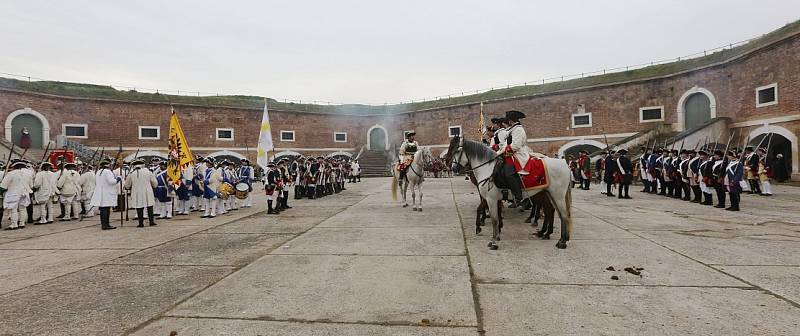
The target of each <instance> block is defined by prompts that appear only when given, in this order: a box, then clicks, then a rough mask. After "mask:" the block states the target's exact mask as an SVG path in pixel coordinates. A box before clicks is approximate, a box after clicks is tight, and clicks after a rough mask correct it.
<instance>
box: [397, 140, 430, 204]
mask: <svg viewBox="0 0 800 336" xmlns="http://www.w3.org/2000/svg"><path fill="white" fill-rule="evenodd" d="M430 158H431V149H430V148H427V147H420V149H419V150H418V151H417V152H416V153H414V161H413V162H411V165H409V166H408V170H406V178H405V179H402V180H399V181H398V179H399V178H400V171H399V170H398V169H397V167H395V168H394V169H393V170H392V172H393V174H392V176H393V177H394V178H393V179H392V197H393V198H394V199H395V200H396V199H397V186H398V182H399V185H400V188H401V189H402V190H403V207H404V208H405V207H408V198H407V191H408V187H411V204H412V205H413V207H412V208H411V209H412V210H413V211H422V182H425V162H428V161H430ZM417 191H419V206H417Z"/></svg>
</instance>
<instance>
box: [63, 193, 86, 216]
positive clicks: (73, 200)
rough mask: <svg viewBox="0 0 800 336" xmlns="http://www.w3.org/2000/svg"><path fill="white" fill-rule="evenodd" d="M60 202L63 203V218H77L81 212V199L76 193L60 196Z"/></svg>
mask: <svg viewBox="0 0 800 336" xmlns="http://www.w3.org/2000/svg"><path fill="white" fill-rule="evenodd" d="M60 199H61V203H63V204H64V219H70V218H78V214H79V213H80V212H81V201H80V197H79V196H78V195H72V196H64V195H61V197H60Z"/></svg>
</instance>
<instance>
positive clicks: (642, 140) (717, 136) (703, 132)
mask: <svg viewBox="0 0 800 336" xmlns="http://www.w3.org/2000/svg"><path fill="white" fill-rule="evenodd" d="M729 122H730V119H729V118H725V117H720V118H714V119H711V120H709V121H707V122H706V123H704V124H702V125H699V126H697V127H695V128H692V129H689V130H685V131H683V132H676V131H674V130H672V127H671V126H670V125H668V124H664V125H659V126H657V127H654V128H652V129H650V130H647V131H643V132H639V133H637V134H635V135H632V136H630V137H628V138H625V139H622V140H620V141H617V142H615V143H612V144H610V147H611V148H613V149H615V150H616V149H621V148H625V149H627V150H628V157H629V158H637V157H639V156H640V155H641V151H640V150H639V148H640V147H642V146H645V145H647V147H648V148H653V143H654V141H655V144H656V145H655V147H657V148H658V147H666V148H674V149H680V147H681V145H683V147H684V148H687V149H695V148H698V149H699V148H700V147H702V146H703V145H704V144H706V143H710V144H713V143H714V142H717V141H721V142H722V145H720V146H721V147H723V146H724V145H725V144H724V142H726V139H727V138H728V137H729V136H730V135H729V130H728V123H729ZM602 152H603V151H602V150H599V151H596V152H594V153H592V154H590V156H591V157H592V159H596V158H600V157H602Z"/></svg>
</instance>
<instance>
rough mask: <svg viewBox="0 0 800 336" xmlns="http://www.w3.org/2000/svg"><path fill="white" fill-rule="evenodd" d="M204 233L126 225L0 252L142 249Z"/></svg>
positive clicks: (181, 227)
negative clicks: (21, 250) (20, 250)
mask: <svg viewBox="0 0 800 336" xmlns="http://www.w3.org/2000/svg"><path fill="white" fill-rule="evenodd" d="M206 229H207V227H205V226H189V225H169V224H168V223H161V224H159V225H158V226H146V227H144V228H137V227H136V226H135V225H126V226H125V227H121V228H117V229H116V230H111V231H102V230H100V227H99V226H98V227H88V228H82V229H77V230H72V231H67V232H63V233H61V234H58V235H47V236H42V237H36V238H31V239H25V240H19V241H14V242H10V243H6V244H3V245H0V249H97V248H121V249H142V248H147V247H150V246H155V245H158V244H161V243H164V242H167V241H170V240H172V239H176V238H180V237H183V236H187V235H189V234H192V233H196V232H200V231H203V230H206Z"/></svg>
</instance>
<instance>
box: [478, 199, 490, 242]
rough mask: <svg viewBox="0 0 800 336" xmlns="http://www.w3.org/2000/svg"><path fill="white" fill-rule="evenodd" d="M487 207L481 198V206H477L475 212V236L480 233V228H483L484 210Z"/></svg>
mask: <svg viewBox="0 0 800 336" xmlns="http://www.w3.org/2000/svg"><path fill="white" fill-rule="evenodd" d="M488 207H489V205H487V204H486V200H485V199H484V198H483V197H481V204H479V205H478V209H477V210H476V214H475V234H476V235H477V234H480V233H481V226H483V221H484V220H485V219H486V210H487V208H488Z"/></svg>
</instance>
